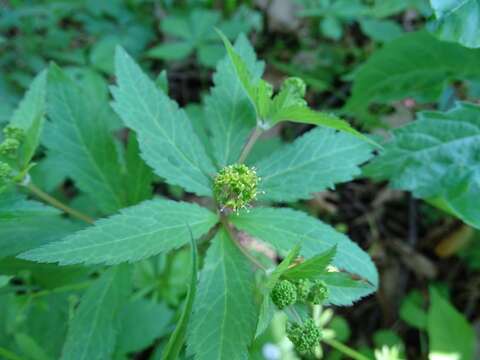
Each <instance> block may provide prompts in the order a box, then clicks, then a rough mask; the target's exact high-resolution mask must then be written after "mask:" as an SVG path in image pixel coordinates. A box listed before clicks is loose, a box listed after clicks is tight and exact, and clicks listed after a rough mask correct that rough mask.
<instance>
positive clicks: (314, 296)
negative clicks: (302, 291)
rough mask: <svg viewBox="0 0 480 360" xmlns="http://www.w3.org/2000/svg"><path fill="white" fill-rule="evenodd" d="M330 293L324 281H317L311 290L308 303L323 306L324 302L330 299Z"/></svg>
mask: <svg viewBox="0 0 480 360" xmlns="http://www.w3.org/2000/svg"><path fill="white" fill-rule="evenodd" d="M329 295H330V292H329V290H328V287H327V284H325V282H324V281H322V280H315V281H314V283H313V285H312V287H311V288H310V293H309V294H308V301H309V302H310V303H312V304H315V305H320V304H323V302H324V301H325V300H326V299H327V298H328V296H329Z"/></svg>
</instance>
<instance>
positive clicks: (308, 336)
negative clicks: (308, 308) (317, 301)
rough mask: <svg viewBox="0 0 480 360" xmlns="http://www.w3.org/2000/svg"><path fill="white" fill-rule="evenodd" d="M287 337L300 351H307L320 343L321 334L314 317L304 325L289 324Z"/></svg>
mask: <svg viewBox="0 0 480 360" xmlns="http://www.w3.org/2000/svg"><path fill="white" fill-rule="evenodd" d="M287 337H288V339H289V340H290V341H291V342H292V343H293V345H294V346H295V349H296V350H297V351H298V352H299V353H306V352H308V351H312V350H313V349H314V348H315V346H317V345H318V343H319V341H320V338H321V334H320V330H319V329H318V327H317V325H315V322H314V321H313V319H308V320H306V321H305V322H304V323H303V325H299V324H289V325H288V326H287Z"/></svg>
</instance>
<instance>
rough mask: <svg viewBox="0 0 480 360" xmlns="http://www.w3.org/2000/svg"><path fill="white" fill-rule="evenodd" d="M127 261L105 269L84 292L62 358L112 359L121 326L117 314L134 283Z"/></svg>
mask: <svg viewBox="0 0 480 360" xmlns="http://www.w3.org/2000/svg"><path fill="white" fill-rule="evenodd" d="M130 276H131V274H130V271H129V268H128V267H127V266H126V265H119V266H116V267H112V268H110V269H108V270H107V271H105V272H104V273H103V274H102V275H101V276H100V277H99V278H98V279H97V280H96V281H95V283H94V284H93V285H92V286H91V287H90V288H89V289H88V290H87V291H86V292H85V294H84V295H83V296H82V299H81V301H80V305H79V307H78V308H77V310H76V311H75V315H74V316H73V319H72V320H71V322H70V325H69V330H68V335H67V340H66V341H65V345H64V347H63V351H62V357H61V360H103V359H111V358H112V354H113V351H114V349H115V344H116V340H117V334H118V332H119V329H120V317H119V316H118V314H119V312H120V310H121V308H122V306H123V304H125V303H126V301H127V297H128V295H129V290H130V287H131V284H130V283H131V278H130Z"/></svg>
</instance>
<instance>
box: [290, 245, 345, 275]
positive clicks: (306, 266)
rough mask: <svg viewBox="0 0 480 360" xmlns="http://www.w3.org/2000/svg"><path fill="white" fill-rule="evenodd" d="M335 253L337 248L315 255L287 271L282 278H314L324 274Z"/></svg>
mask: <svg viewBox="0 0 480 360" xmlns="http://www.w3.org/2000/svg"><path fill="white" fill-rule="evenodd" d="M336 253H337V248H336V247H335V246H333V247H332V248H331V249H330V250H328V251H325V252H323V253H321V254H318V255H315V256H313V257H311V258H309V259H307V260H305V261H304V262H302V263H300V264H298V265H296V266H294V267H292V268H290V269H288V270H287V271H285V273H284V274H283V276H284V277H286V278H287V279H292V280H299V279H313V278H316V277H318V276H320V275H322V274H324V273H325V271H326V268H327V266H328V265H330V263H331V262H332V259H333V258H334V257H335V254H336Z"/></svg>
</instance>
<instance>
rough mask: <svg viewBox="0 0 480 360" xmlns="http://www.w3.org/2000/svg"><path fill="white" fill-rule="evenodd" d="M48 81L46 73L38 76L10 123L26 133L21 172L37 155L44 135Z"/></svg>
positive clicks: (21, 157)
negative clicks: (36, 152)
mask: <svg viewBox="0 0 480 360" xmlns="http://www.w3.org/2000/svg"><path fill="white" fill-rule="evenodd" d="M46 80H47V72H46V71H42V72H41V73H40V74H38V75H37V77H36V78H35V79H34V80H33V81H32V83H31V85H30V88H29V89H28V91H27V93H26V94H25V96H24V98H23V100H22V101H21V102H20V104H19V105H18V107H17V109H16V110H15V112H14V113H13V115H12V119H11V121H10V123H11V124H12V125H14V126H16V127H19V128H21V129H23V130H24V131H25V139H24V140H23V142H22V145H21V147H20V149H19V155H18V158H19V162H20V169H21V170H24V169H25V168H26V167H27V165H28V163H29V162H30V160H31V159H32V157H33V155H34V154H35V150H36V149H37V146H38V143H39V140H40V136H41V133H42V129H43V123H44V121H45V94H46V84H47V81H46Z"/></svg>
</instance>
